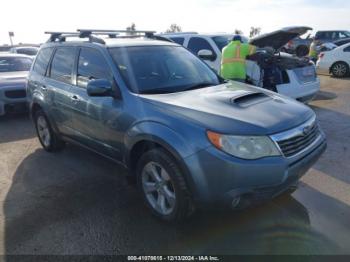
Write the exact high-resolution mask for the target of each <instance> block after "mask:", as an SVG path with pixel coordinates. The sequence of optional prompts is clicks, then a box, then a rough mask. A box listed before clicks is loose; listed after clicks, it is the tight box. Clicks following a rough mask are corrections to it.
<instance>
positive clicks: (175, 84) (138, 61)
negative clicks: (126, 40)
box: [109, 46, 220, 94]
mask: <svg viewBox="0 0 350 262" xmlns="http://www.w3.org/2000/svg"><path fill="white" fill-rule="evenodd" d="M109 51H110V53H111V55H112V57H113V59H114V61H115V63H116V65H117V67H118V68H119V70H120V73H121V75H122V77H123V79H124V81H125V82H126V84H127V85H128V87H129V88H130V90H131V91H132V92H134V93H140V94H162V93H174V92H181V91H186V90H190V89H195V88H204V87H207V86H211V85H217V84H219V83H220V78H219V77H218V76H217V75H216V74H215V73H214V72H213V71H212V70H211V69H210V68H209V67H208V66H207V65H206V64H205V63H204V62H202V61H201V60H200V59H199V58H197V57H196V56H194V55H193V54H192V53H191V52H189V51H187V50H186V49H185V48H183V47H180V46H134V47H117V48H110V49H109Z"/></svg>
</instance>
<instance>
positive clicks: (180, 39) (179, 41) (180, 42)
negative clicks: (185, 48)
mask: <svg viewBox="0 0 350 262" xmlns="http://www.w3.org/2000/svg"><path fill="white" fill-rule="evenodd" d="M170 39H171V40H173V41H174V42H175V43H177V44H179V45H183V44H184V41H185V38H183V37H170Z"/></svg>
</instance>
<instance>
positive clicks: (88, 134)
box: [72, 47, 123, 160]
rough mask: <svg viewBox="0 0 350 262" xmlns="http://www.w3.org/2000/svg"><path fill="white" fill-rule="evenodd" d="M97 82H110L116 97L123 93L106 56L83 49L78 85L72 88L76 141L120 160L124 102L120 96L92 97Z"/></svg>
mask: <svg viewBox="0 0 350 262" xmlns="http://www.w3.org/2000/svg"><path fill="white" fill-rule="evenodd" d="M94 79H107V80H108V81H110V83H111V85H112V86H113V94H118V93H119V92H118V90H117V86H116V84H115V80H114V77H113V73H112V70H111V67H110V65H109V64H108V62H107V60H106V59H105V57H104V56H103V54H102V52H101V51H99V50H98V49H95V48H90V47H82V48H80V50H79V55H78V60H77V66H76V85H75V86H74V87H73V88H72V93H73V96H74V99H75V100H74V103H75V106H74V110H73V119H74V131H75V133H76V137H75V138H76V140H78V141H79V142H80V143H82V144H84V145H86V146H88V147H89V148H91V149H94V150H96V151H98V152H100V153H103V154H105V155H107V156H110V157H113V159H116V160H118V159H120V158H121V154H120V149H121V145H122V142H123V137H122V132H121V131H119V128H120V125H119V122H118V118H119V116H120V114H121V111H122V110H121V109H122V100H121V99H119V98H117V95H114V97H113V96H112V95H111V96H105V97H90V96H89V95H88V94H87V90H86V88H87V85H88V83H89V81H90V80H94Z"/></svg>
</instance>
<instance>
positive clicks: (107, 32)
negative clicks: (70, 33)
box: [77, 29, 156, 37]
mask: <svg viewBox="0 0 350 262" xmlns="http://www.w3.org/2000/svg"><path fill="white" fill-rule="evenodd" d="M77 31H78V32H80V33H83V34H94V35H108V36H109V35H111V34H112V35H119V34H123V33H124V34H127V35H126V36H125V37H130V36H134V35H136V36H138V37H139V36H141V35H144V36H145V37H153V36H154V34H155V33H156V32H155V31H146V30H99V29H78V30H77Z"/></svg>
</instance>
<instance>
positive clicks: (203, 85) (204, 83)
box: [182, 82, 217, 91]
mask: <svg viewBox="0 0 350 262" xmlns="http://www.w3.org/2000/svg"><path fill="white" fill-rule="evenodd" d="M216 85H217V84H215V83H211V82H203V83H199V84H195V85H192V86H189V87H187V88H185V89H183V90H182V91H189V90H195V89H200V88H204V87H210V86H216Z"/></svg>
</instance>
